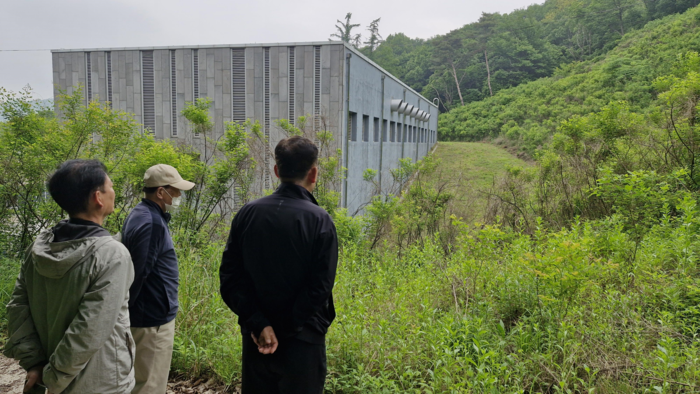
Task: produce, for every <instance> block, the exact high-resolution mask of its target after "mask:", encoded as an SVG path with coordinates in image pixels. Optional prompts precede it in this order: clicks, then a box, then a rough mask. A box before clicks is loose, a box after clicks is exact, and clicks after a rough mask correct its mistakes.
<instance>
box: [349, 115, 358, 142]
mask: <svg viewBox="0 0 700 394" xmlns="http://www.w3.org/2000/svg"><path fill="white" fill-rule="evenodd" d="M350 141H357V114H356V113H355V112H350Z"/></svg>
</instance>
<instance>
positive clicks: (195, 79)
mask: <svg viewBox="0 0 700 394" xmlns="http://www.w3.org/2000/svg"><path fill="white" fill-rule="evenodd" d="M198 98H199V49H193V50H192V101H193V102H195V101H197V99H198ZM194 136H195V137H199V133H194Z"/></svg>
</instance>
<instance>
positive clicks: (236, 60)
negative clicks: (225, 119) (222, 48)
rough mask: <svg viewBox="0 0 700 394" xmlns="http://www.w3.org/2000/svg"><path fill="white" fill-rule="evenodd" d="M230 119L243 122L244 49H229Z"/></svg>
mask: <svg viewBox="0 0 700 394" xmlns="http://www.w3.org/2000/svg"><path fill="white" fill-rule="evenodd" d="M231 106H232V108H231V119H232V120H233V121H234V122H238V123H240V124H243V123H244V122H245V48H233V49H231Z"/></svg>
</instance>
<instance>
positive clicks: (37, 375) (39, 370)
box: [22, 334, 274, 393]
mask: <svg viewBox="0 0 700 394" xmlns="http://www.w3.org/2000/svg"><path fill="white" fill-rule="evenodd" d="M273 335H274V334H273ZM43 375H44V366H43V365H42V366H39V365H37V366H35V367H32V368H31V369H29V371H27V378H26V380H25V383H24V390H22V391H23V392H25V393H28V392H29V391H31V389H32V388H34V386H35V385H36V384H40V385H42V386H43V384H44V382H43V380H42V377H43Z"/></svg>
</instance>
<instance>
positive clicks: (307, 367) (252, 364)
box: [242, 334, 326, 394]
mask: <svg viewBox="0 0 700 394" xmlns="http://www.w3.org/2000/svg"><path fill="white" fill-rule="evenodd" d="M242 372H243V387H242V392H243V394H275V393H279V394H287V393H298V394H308V393H314V394H316V393H319V394H322V393H323V384H324V383H325V381H326V345H325V344H320V345H316V344H312V343H307V342H304V341H301V340H299V339H296V338H281V339H279V346H278V347H277V350H276V351H275V352H274V353H273V354H261V353H260V352H259V351H258V347H257V346H256V345H255V342H253V339H252V338H251V337H250V334H243V371H242Z"/></svg>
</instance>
